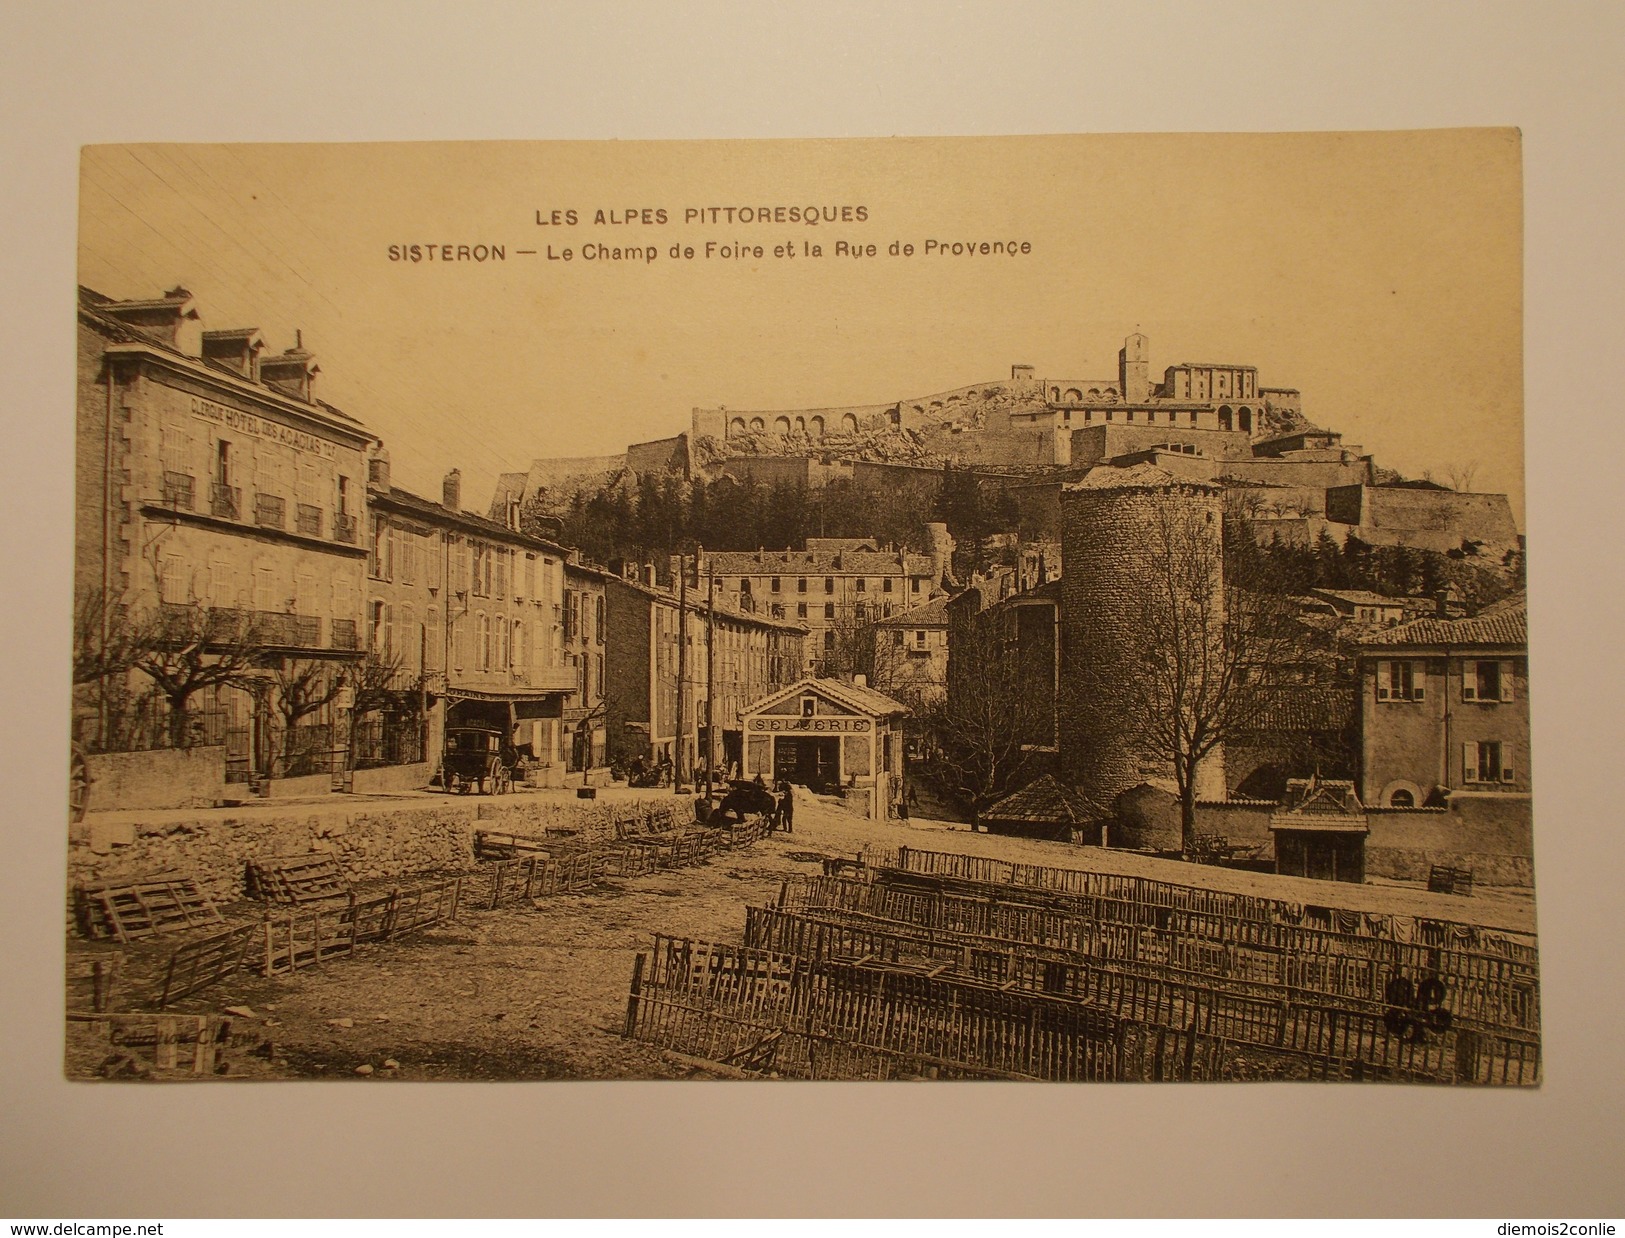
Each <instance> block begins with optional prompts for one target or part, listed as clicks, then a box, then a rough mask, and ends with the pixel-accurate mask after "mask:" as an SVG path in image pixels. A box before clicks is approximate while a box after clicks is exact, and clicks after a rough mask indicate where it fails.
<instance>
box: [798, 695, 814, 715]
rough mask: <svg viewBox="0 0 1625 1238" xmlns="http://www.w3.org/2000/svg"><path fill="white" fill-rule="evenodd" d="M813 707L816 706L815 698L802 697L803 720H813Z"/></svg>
mask: <svg viewBox="0 0 1625 1238" xmlns="http://www.w3.org/2000/svg"><path fill="white" fill-rule="evenodd" d="M813 706H814V698H813V697H810V696H804V697H802V698H801V716H802V717H803V718H811V717H812V716H813Z"/></svg>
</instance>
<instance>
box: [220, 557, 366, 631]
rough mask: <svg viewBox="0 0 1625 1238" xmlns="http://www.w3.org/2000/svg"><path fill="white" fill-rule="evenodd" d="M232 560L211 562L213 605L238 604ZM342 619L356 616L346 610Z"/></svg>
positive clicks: (341, 614)
mask: <svg viewBox="0 0 1625 1238" xmlns="http://www.w3.org/2000/svg"><path fill="white" fill-rule="evenodd" d="M232 574H233V573H232V570H231V560H229V559H214V560H212V561H211V562H210V563H209V604H210V605H211V606H235V605H236V604H237V590H236V588H235V587H234V585H233V583H232ZM337 615H338V617H339V618H340V619H350V618H353V617H354V616H352V615H350V614H348V613H346V612H345V611H339V612H337Z"/></svg>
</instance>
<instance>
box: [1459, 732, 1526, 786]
mask: <svg viewBox="0 0 1625 1238" xmlns="http://www.w3.org/2000/svg"><path fill="white" fill-rule="evenodd" d="M1510 749H1511V745H1510V744H1503V743H1501V742H1500V741H1499V740H1493V741H1489V742H1482V741H1481V742H1479V743H1468V744H1463V745H1462V746H1461V780H1462V781H1463V782H1512V781H1514V770H1513V768H1512V753H1511V751H1510Z"/></svg>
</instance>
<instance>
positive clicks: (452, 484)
mask: <svg viewBox="0 0 1625 1238" xmlns="http://www.w3.org/2000/svg"><path fill="white" fill-rule="evenodd" d="M440 506H442V507H444V508H445V509H446V510H447V511H453V512H460V511H462V510H463V475H462V473H461V472H460V471H459V470H457V469H452V471H451V472H449V473H447V474H446V476H445V480H443V481H442V482H441V483H440Z"/></svg>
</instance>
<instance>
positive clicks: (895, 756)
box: [740, 678, 908, 821]
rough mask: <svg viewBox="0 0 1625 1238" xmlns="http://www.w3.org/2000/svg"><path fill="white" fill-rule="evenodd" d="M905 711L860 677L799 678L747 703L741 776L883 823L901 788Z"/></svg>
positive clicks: (906, 710) (904, 707)
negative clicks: (796, 789) (832, 800)
mask: <svg viewBox="0 0 1625 1238" xmlns="http://www.w3.org/2000/svg"><path fill="white" fill-rule="evenodd" d="M907 713H908V709H907V707H906V706H904V705H902V704H900V703H899V702H897V701H894V700H892V698H891V697H889V696H886V695H884V694H883V693H880V692H876V691H875V690H874V689H873V688H870V687H868V686H866V685H865V684H864V683H862V682H861V679H860V680H857V681H854V682H847V681H846V680H840V679H811V678H809V679H802V680H799V681H797V682H796V683H793V684H791V685H790V686H789V687H787V688H781V689H780V690H779V691H777V692H775V693H773V694H772V695H770V696H765V697H763V698H762V699H761V700H759V701H756V702H755V703H754V704H751V705H749V706H747V707H746V708H745V709H744V710H743V711H742V712H741V714H740V717H741V719H742V721H743V722H744V733H745V768H744V773H745V777H746V778H754V777H756V776H757V775H758V774H760V775H761V777H762V778H763V780H764V781H766V782H767V783H768V784H769V785H772V784H774V783H777V782H778V781H780V780H781V779H782V780H783V781H786V782H789V783H792V784H794V785H797V786H803V787H806V788H808V789H809V790H811V791H813V792H815V793H817V794H820V795H839V796H840V797H841V798H842V799H843V800H844V801H846V803H847V804H848V805H849V806H850V807H852V808H854V809H855V810H857V811H858V812H859V813H860V815H862V816H865V817H868V818H869V819H870V820H871V821H884V820H885V819H886V818H887V817H888V816H889V815H890V814H891V811H892V807H893V802H894V801H895V800H896V798H897V794H898V790H899V788H901V787H902V785H903V729H902V725H903V717H904V715H905V714H907Z"/></svg>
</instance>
